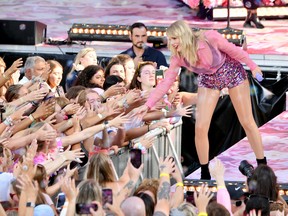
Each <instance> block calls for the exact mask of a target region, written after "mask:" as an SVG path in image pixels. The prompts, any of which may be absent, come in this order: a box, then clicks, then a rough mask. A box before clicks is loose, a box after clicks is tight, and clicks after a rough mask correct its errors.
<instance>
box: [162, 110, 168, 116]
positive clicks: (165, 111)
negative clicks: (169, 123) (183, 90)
mask: <svg viewBox="0 0 288 216" xmlns="http://www.w3.org/2000/svg"><path fill="white" fill-rule="evenodd" d="M161 112H162V113H163V114H164V118H167V113H168V111H167V110H166V109H162V110H161Z"/></svg>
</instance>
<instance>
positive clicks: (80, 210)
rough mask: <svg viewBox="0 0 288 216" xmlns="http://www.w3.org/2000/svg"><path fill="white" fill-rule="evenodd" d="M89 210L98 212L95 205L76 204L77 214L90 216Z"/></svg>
mask: <svg viewBox="0 0 288 216" xmlns="http://www.w3.org/2000/svg"><path fill="white" fill-rule="evenodd" d="M90 208H92V209H93V210H94V211H97V210H98V205H97V204H95V203H77V204H76V213H77V214H90Z"/></svg>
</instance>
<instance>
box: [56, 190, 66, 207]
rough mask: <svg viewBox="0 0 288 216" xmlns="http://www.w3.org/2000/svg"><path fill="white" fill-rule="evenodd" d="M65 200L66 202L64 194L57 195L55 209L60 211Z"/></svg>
mask: <svg viewBox="0 0 288 216" xmlns="http://www.w3.org/2000/svg"><path fill="white" fill-rule="evenodd" d="M65 200H66V197H65V194H64V193H59V194H58V195H57V202H56V209H58V210H60V209H61V208H62V207H63V205H64V203H65Z"/></svg>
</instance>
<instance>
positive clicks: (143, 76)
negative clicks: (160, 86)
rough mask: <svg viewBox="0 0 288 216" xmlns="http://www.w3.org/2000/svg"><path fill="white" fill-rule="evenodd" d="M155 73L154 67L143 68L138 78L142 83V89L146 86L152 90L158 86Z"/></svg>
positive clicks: (146, 66)
mask: <svg viewBox="0 0 288 216" xmlns="http://www.w3.org/2000/svg"><path fill="white" fill-rule="evenodd" d="M155 72H156V69H155V67H154V66H153V65H145V66H143V67H142V69H141V71H140V76H139V77H138V78H137V79H138V81H139V82H141V86H142V88H143V87H144V86H145V87H149V88H152V87H153V86H155V85H156V78H155Z"/></svg>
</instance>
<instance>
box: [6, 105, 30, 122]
mask: <svg viewBox="0 0 288 216" xmlns="http://www.w3.org/2000/svg"><path fill="white" fill-rule="evenodd" d="M31 107H32V104H26V105H25V106H22V107H21V108H20V109H18V110H16V111H15V112H13V113H12V114H11V115H10V117H11V118H12V119H13V120H15V121H18V120H21V119H22V118H24V117H23V115H24V113H25V112H26V111H27V110H28V109H30V108H31Z"/></svg>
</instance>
